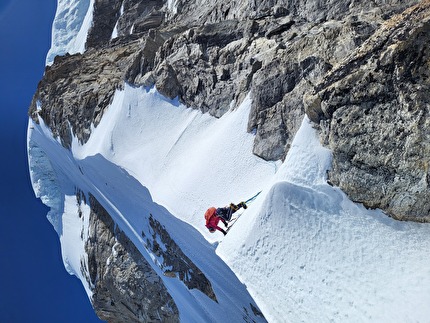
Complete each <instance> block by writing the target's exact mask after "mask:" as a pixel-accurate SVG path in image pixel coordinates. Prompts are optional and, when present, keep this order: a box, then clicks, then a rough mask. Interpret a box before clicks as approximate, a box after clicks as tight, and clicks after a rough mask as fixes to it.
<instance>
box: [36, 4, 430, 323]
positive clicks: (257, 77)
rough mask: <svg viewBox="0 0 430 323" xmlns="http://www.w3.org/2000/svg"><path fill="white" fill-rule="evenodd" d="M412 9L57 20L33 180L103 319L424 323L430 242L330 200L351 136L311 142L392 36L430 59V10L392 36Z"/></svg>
mask: <svg viewBox="0 0 430 323" xmlns="http://www.w3.org/2000/svg"><path fill="white" fill-rule="evenodd" d="M415 2H416V1H407V2H404V1H403V2H401V3H400V1H389V2H378V1H377V2H372V3H371V4H370V3H369V4H360V3H358V2H354V3H351V4H350V5H348V6H347V5H345V3H344V2H342V1H338V0H333V1H330V6H326V7H324V8H323V7H321V5H320V2H318V1H306V2H304V1H299V2H297V3H294V4H293V3H292V2H291V1H279V2H278V3H277V5H276V6H272V2H270V1H261V2H260V3H259V6H253V4H255V2H246V1H239V2H235V3H231V2H227V1H222V0H220V1H214V2H213V3H208V2H203V1H200V0H196V1H194V2H185V1H181V0H177V1H167V2H165V3H164V2H162V1H152V2H150V3H149V4H147V5H144V4H142V3H140V2H137V1H134V0H124V1H119V0H112V1H108V0H103V1H97V0H95V1H94V2H93V1H65V0H64V1H63V0H60V1H59V6H58V10H57V15H56V18H55V21H54V25H53V35H54V37H53V45H52V48H51V51H50V53H49V54H48V57H47V62H48V65H50V64H52V65H51V66H49V67H47V70H46V72H45V76H44V78H43V80H42V81H41V83H40V84H39V87H38V90H37V92H36V94H35V97H34V99H33V102H32V106H31V107H30V117H31V118H30V120H29V127H28V155H29V165H30V174H31V180H32V184H33V187H34V190H35V193H36V195H37V197H39V198H41V199H42V201H43V202H44V203H45V204H46V205H48V206H49V207H50V208H51V210H50V213H49V214H48V217H49V219H50V221H51V222H52V223H53V225H54V228H55V230H56V231H57V232H58V234H59V236H60V240H61V244H62V254H63V261H64V264H65V267H66V268H67V270H68V271H69V272H70V273H71V274H74V275H76V276H78V277H79V278H80V279H81V281H82V283H83V285H84V286H85V289H86V291H87V294H88V296H89V299H90V301H91V302H92V304H93V306H94V308H95V310H96V312H97V314H98V315H99V316H100V317H101V318H102V319H105V320H108V321H111V322H123V321H130V322H132V321H136V322H139V321H149V320H161V321H166V322H170V321H172V322H173V321H178V320H180V321H183V322H225V321H231V322H239V321H257V322H260V321H266V320H268V321H270V322H310V321H321V322H345V321H348V322H362V321H378V322H393V321H401V322H426V320H427V318H428V317H430V307H428V306H427V304H428V303H429V301H430V261H429V259H430V258H429V256H430V252H429V250H428V247H427V246H428V244H429V242H430V241H429V240H430V227H429V226H428V224H422V223H415V222H398V221H396V220H394V219H392V218H390V217H388V216H387V215H385V214H384V212H383V211H381V210H368V209H366V208H365V207H364V206H363V205H361V204H357V203H354V202H352V201H351V200H350V199H349V197H348V196H347V195H345V193H344V192H342V191H341V190H340V189H339V188H338V187H334V186H331V185H329V184H328V181H327V174H330V171H333V169H332V163H333V161H336V160H337V159H336V158H337V157H338V156H336V155H335V154H336V150H332V151H330V150H329V149H327V148H325V147H323V146H322V145H321V143H320V141H319V136H320V135H322V137H324V136H325V135H327V131H329V130H332V129H335V127H332V128H331V129H328V130H327V128H325V127H327V123H324V124H322V123H321V124H317V123H315V122H313V121H321V120H322V121H323V122H324V120H323V119H324V118H329V117H330V115H329V114H327V113H329V112H330V113H332V112H333V111H334V110H333V109H334V108H333V109H331V108H330V111H326V110H324V109H325V108H326V107H327V104H326V103H324V100H327V97H325V96H324V95H322V94H321V93H322V92H321V93H320V92H318V93H314V92H313V90H314V89H319V90H322V89H323V88H324V89H325V91H328V92H327V93H331V94H333V96H331V98H332V99H333V102H334V101H336V100H335V99H336V98H338V96H339V95H340V96H341V93H338V92H336V86H334V85H333V84H334V83H333V84H331V83H330V84H329V85H327V87H323V86H322V85H321V84H323V85H324V83H319V82H322V81H323V80H325V81H326V82H328V81H330V80H331V79H332V78H333V74H327V72H328V71H332V72H333V71H334V75H335V76H336V75H337V74H336V71H340V72H339V73H341V74H342V73H344V69H343V68H342V66H343V65H341V62H342V60H343V58H344V57H345V56H346V55H351V56H350V58H351V59H352V63H351V64H352V65H348V64H347V65H346V66H355V65H354V59H353V58H354V57H355V56H354V55H358V56H359V57H362V56H363V57H367V56H366V55H367V54H368V55H370V56H371V55H373V54H375V53H376V52H371V51H370V52H365V49H366V48H370V47H371V46H369V44H372V42H378V41H380V38H378V35H379V34H378V32H375V31H377V30H379V29H378V28H382V29H383V31H384V32H383V34H384V35H385V33H388V34H389V32H390V31H393V32H395V33H396V35H398V36H399V35H400V36H402V35H404V34H405V33H403V31H404V32H406V31H407V30H418V29H420V28H422V30H423V32H421V33H419V35H420V37H421V38H419V39H420V40H422V39H428V38H426V37H427V35H428V33H426V32H425V30H426V29H425V28H424V27H425V26H426V25H425V26H422V25H420V24H426V22H425V21H424V22H422V21H417V20H416V17H417V16H415V15H417V14H424V13H426V12H428V11H430V9H429V7H430V4H429V2H428V1H424V2H423V3H422V4H420V5H419V6H417V7H414V8H412V9H409V11H406V12H405V13H404V14H402V15H399V16H394V18H391V19H392V20H387V21H386V22H384V20H385V19H389V18H390V17H392V16H393V15H394V14H395V13H397V12H401V11H402V10H403V9H404V8H406V7H407V6H409V5H412V4H413V3H415ZM196 4H199V6H195V5H196ZM309 10H311V11H309ZM91 17H92V18H91ZM102 17H109V19H107V18H106V19H103V18H102ZM101 25H103V26H104V27H105V28H104V29H103V30H102V29H100V27H98V26H101ZM399 26H400V27H399ZM408 26H411V28H412V29H408V28H409V27H408ZM420 26H421V27H420ZM402 28H405V29H402ZM382 29H381V30H382ZM420 30H421V29H420ZM374 33H375V35H376V36H374V37H373V38H369V37H370V36H371V35H372V34H374ZM400 36H399V37H400ZM400 38H401V37H400ZM366 39H368V42H367V43H366ZM369 39H370V40H369ZM88 40H89V41H88ZM316 44H317V45H316ZM362 44H363V46H361V47H360V48H359V49H357V46H360V45H362ZM395 44H399V43H395ZM395 44H392V45H390V46H389V48H388V49H387V55H388V54H390V55H391V56H390V55H388V56H387V55H385V56H384V55H383V57H379V56H378V57H376V58H375V60H376V61H379V60H380V59H383V58H384V57H385V58H386V59H389V57H392V56H393V55H394V54H393V53H400V52H399V51H398V50H399V48H398V47H396V46H395ZM420 44H424V45H423V46H424V47H425V42H420ZM424 47H423V48H424ZM378 48H381V47H378ZM402 48H403V47H402ZM402 50H403V49H402ZM404 50H406V51H407V48H405V49H404ZM363 52H365V53H364V54H363ZM66 53H69V54H71V55H65V56H61V57H57V58H56V59H55V61H54V56H55V55H64V54H66ZM361 54H363V55H362V56H360V55H361ZM375 55H376V54H375ZM358 56H357V57H358ZM394 56H395V55H394ZM414 62H415V61H414ZM339 64H340V65H339ZM339 66H340V67H339ZM360 66H365V67H366V66H367V65H365V64H364V65H360ZM396 66H398V65H396ZM411 66H412V65H411ZM413 66H415V65H413ZM366 68H367V69H368V68H369V67H368V66H367V67H366ZM359 72H360V71H358V72H357V73H358V74H359V75H358V76H356V75H355V74H351V75H353V76H354V75H355V76H354V77H356V78H355V79H356V80H357V82H366V80H367V79H366V78H365V77H363V78H360V76H363V75H365V74H366V73H364V74H363V73H359ZM411 73H412V72H411ZM327 75H328V77H327V79H324V78H325V77H326V76H327ZM342 75H344V74H342ZM420 75H421V74H420ZM422 75H424V74H422ZM424 76H425V75H424ZM424 76H423V77H424ZM355 79H354V80H355ZM327 80H328V81H327ZM367 81H368V82H370V81H369V80H367ZM318 84H320V85H318ZM348 84H349V85H348V86H351V84H352V83H351V82H350V83H348ZM360 84H362V83H360ZM363 84H365V83H363ZM353 85H354V84H352V86H353ZM357 88H359V87H357ZM415 88H417V87H415ZM418 90H419V89H418ZM330 91H333V92H330ZM342 93H343V92H342ZM420 93H421V92H420ZM318 95H321V97H319V96H318ZM303 97H305V102H303V100H302V99H303ZM333 102H331V101H330V104H334V103H336V102H338V101H336V102H334V103H333ZM366 102H367V101H366ZM305 106H306V109H307V110H306V111H307V113H308V115H309V117H310V119H311V120H313V121H311V120H310V119H309V118H308V117H307V116H306V115H305V113H304V110H305ZM336 107H337V106H336ZM332 110H333V111H332ZM208 112H209V113H208ZM324 113H326V114H327V115H324ZM366 115H367V114H366ZM315 118H316V119H315ZM341 121H342V120H331V122H337V123H338V124H341ZM351 122H352V121H351ZM352 126H353V124H351V127H352ZM356 126H357V125H356ZM393 126H396V125H393ZM357 127H358V126H357ZM321 129H322V130H323V132H321ZM367 134H369V131H367ZM372 135H373V134H372ZM422 138H423V140H427V139H426V138H425V136H422ZM387 140H388V139H387ZM389 140H391V141H390V143H392V144H393V145H395V144H396V141H395V140H393V138H391V139H389ZM409 142H410V141H409ZM369 145H370V146H371V145H372V143H369ZM330 147H331V146H330ZM358 148H360V147H358ZM420 153H422V154H423V158H426V156H427V155H426V154H427V153H428V152H427V151H426V150H423V151H422V152H420ZM257 155H258V156H262V157H264V158H265V159H263V158H261V157H258V156H257ZM270 159H271V160H270ZM363 162H366V161H365V160H364V161H363ZM358 182H360V181H358ZM363 187H365V186H363ZM362 189H363V188H362ZM260 191H261V193H260V194H259V195H258V197H257V198H256V199H255V200H254V201H252V202H251V203H249V207H248V208H247V209H246V210H240V211H238V214H239V215H240V217H239V218H238V219H237V221H236V222H235V224H234V226H233V227H232V228H231V230H230V231H229V233H228V234H227V235H226V236H223V235H222V234H221V233H220V232H216V233H209V232H208V231H207V229H206V227H205V223H204V218H203V214H204V212H205V210H206V209H207V208H208V207H210V206H215V207H218V206H225V205H228V204H229V203H230V202H235V203H238V202H240V201H243V200H246V199H248V198H249V197H251V196H253V195H254V194H256V193H257V192H260Z"/></svg>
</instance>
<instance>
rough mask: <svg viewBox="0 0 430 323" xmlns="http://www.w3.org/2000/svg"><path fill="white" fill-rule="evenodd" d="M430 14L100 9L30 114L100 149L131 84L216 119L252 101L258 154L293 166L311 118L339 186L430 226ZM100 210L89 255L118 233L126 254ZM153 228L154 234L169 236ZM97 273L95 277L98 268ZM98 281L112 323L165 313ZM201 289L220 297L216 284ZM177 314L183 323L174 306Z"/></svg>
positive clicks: (275, 6)
mask: <svg viewBox="0 0 430 323" xmlns="http://www.w3.org/2000/svg"><path fill="white" fill-rule="evenodd" d="M429 17H430V1H422V2H418V1H395V0H392V1H371V2H368V3H363V2H359V1H339V0H330V1H324V2H322V1H296V2H291V1H286V0H285V1H268V0H267V1H266V0H254V1H244V0H243V1H241V0H238V1H224V0H218V1H212V2H205V1H200V0H195V1H181V0H177V1H167V2H165V1H162V0H154V1H140V0H95V2H94V12H93V24H92V28H91V29H90V31H89V33H88V37H87V42H86V51H85V52H84V53H82V54H73V55H65V56H62V57H56V59H55V61H54V63H53V65H52V66H49V67H47V69H46V72H45V75H44V78H43V79H42V80H41V82H40V83H39V86H38V89H37V92H36V94H35V96H34V98H33V101H32V104H31V107H30V111H29V113H30V116H31V117H32V118H33V120H34V121H35V122H38V116H40V117H42V119H43V120H44V122H45V123H46V125H47V126H48V127H49V128H50V129H51V130H52V133H53V135H54V136H56V137H58V138H59V139H60V140H61V142H62V144H63V146H64V147H67V148H70V146H71V141H72V137H73V136H76V137H77V138H78V139H79V140H80V141H81V142H82V143H84V142H86V141H87V140H88V138H89V137H90V135H91V127H92V126H93V125H94V126H97V125H98V123H99V122H100V120H101V118H102V116H103V113H104V111H105V109H106V108H107V106H108V105H109V103H110V102H111V100H112V97H113V95H114V92H115V90H116V89H120V88H123V87H124V84H125V83H128V84H131V85H133V86H142V85H143V86H148V87H151V86H155V87H156V88H157V90H158V91H159V92H160V93H161V94H163V95H164V96H166V97H168V98H176V97H177V98H178V99H179V101H180V102H182V103H184V104H185V105H186V106H188V107H191V108H195V109H199V110H201V111H202V112H205V113H206V112H207V113H210V114H211V115H213V116H215V117H221V116H222V115H224V114H225V113H226V112H227V111H229V110H231V109H235V108H236V107H238V106H239V104H240V103H241V102H242V101H243V100H244V98H245V96H246V95H247V94H248V93H249V92H250V93H251V95H252V109H251V112H250V115H249V122H248V131H249V132H252V133H254V134H255V142H254V151H253V152H254V154H256V155H257V156H260V157H262V158H264V159H266V160H277V159H284V158H285V156H286V154H287V152H288V150H289V148H290V145H291V142H292V139H293V137H294V135H295V133H296V131H297V130H298V128H299V126H300V124H301V122H302V120H303V117H304V116H305V115H307V116H308V117H309V118H310V120H312V121H313V122H314V123H315V127H317V128H318V129H319V131H320V136H321V141H322V142H323V143H324V145H326V146H327V147H329V148H330V150H331V151H332V153H333V165H332V169H331V170H330V172H329V174H328V177H329V180H330V182H331V183H332V184H333V185H336V186H339V187H340V188H341V189H342V190H344V192H346V193H347V194H348V195H349V197H350V198H351V199H352V200H354V201H357V202H360V203H363V204H364V205H365V206H367V207H370V208H381V209H382V210H384V211H385V212H386V213H387V214H388V215H389V216H392V217H395V218H396V219H401V220H414V221H422V222H429V221H430V202H429V201H430V199H429V195H430V193H429V170H428V160H429V154H430V149H429V147H430V135H429V131H428V124H429V121H428V120H429V119H428V115H429V107H430V106H429V102H430V98H429V91H428V87H429V78H428V76H429V54H428V53H429V51H428V49H429V48H428V43H429V39H430V33H429V30H430V29H429V26H430V25H429ZM92 205H97V204H96V202H94V203H92ZM96 213H100V212H96ZM101 214H103V216H101V215H98V216H101V218H105V219H106V220H104V221H102V222H104V223H105V225H106V228H105V229H103V230H101V231H100V232H94V235H93V236H92V238H91V240H90V241H89V242H88V248H89V249H90V250H92V251H89V252H90V254H94V251H93V250H94V246H93V247H92V244H91V241H96V240H97V239H99V238H98V237H100V236H103V235H106V232H110V235H111V236H110V238H108V239H107V240H108V241H110V242H107V243H108V248H107V249H109V248H111V247H112V246H111V244H112V243H113V240H112V239H113V237H114V236H117V238H116V240H115V244H118V243H119V244H120V245H128V244H129V243H128V242H125V241H122V240H121V239H120V238H118V232H117V233H115V230H114V229H113V227H112V224H111V223H110V221H111V220H109V219H108V218H109V215H108V214H105V212H101ZM106 223H107V224H106ZM151 223H152V224H151V225H152V227H153V229H154V232H155V231H159V230H161V231H162V228H161V227H160V226H159V225H158V224H157V223H156V222H155V221H154V220H152V222H151ZM161 231H160V232H159V233H158V234H159V236H163V233H162V232H161ZM166 239H167V240H166V241H167V242H165V244H166V245H170V246H172V249H171V250H176V251H174V252H173V253H175V254H178V252H180V251H178V250H177V249H176V247H174V246H173V245H174V244H173V242H172V241H171V240H169V237H166ZM151 241H155V239H153V240H151ZM149 245H150V247H151V248H153V251H154V252H155V253H157V252H158V251H159V250H160V249H159V248H158V247H157V246H156V245H151V244H149ZM112 248H113V247H112ZM131 248H132V247H131ZM100 257H101V256H99V255H97V256H95V258H97V259H99V260H100V259H101V258H100ZM106 257H109V255H106ZM165 259H166V261H167V262H166V264H165V266H166V267H171V266H174V267H175V268H176V269H175V272H182V273H183V275H185V276H186V275H187V274H186V272H187V271H189V270H191V271H192V272H194V273H196V272H198V270H197V269H198V268H197V267H193V265H191V267H187V266H185V267H184V263H188V261H179V262H178V261H177V260H174V259H173V258H169V257H165ZM181 259H182V260H184V259H186V258H184V257H181ZM110 265H111V266H112V267H111V268H110V269H109V270H110V271H112V272H116V271H122V270H123V269H122V268H121V263H115V262H110ZM133 266H134V267H136V268H138V269H136V270H141V271H136V272H140V273H141V274H139V275H140V276H139V277H141V276H148V275H149V276H151V277H152V276H153V275H152V274H151V273H150V272H149V273H146V274H144V272H145V265H144V264H143V265H142V266H140V265H139V261H137V264H136V265H133ZM141 267H142V268H143V269H141ZM91 268H93V269H92V270H91V277H93V278H92V279H95V277H96V276H97V275H99V274H98V269H97V268H98V266H97V265H95V264H94V265H93V266H92V267H91ZM190 268H192V269H190ZM127 270H129V268H127ZM136 272H135V273H136ZM133 275H134V274H133ZM113 276H114V277H115V276H116V275H113ZM197 276H199V277H200V275H199V274H197ZM151 279H152V278H148V280H151ZM154 279H155V280H156V279H157V278H156V277H155V276H154ZM95 281H97V282H98V285H97V284H95V283H94V286H96V295H101V296H100V297H99V298H96V299H95V301H94V306H95V307H96V310H97V311H98V312H99V313H108V312H109V313H110V314H102V315H101V317H103V318H105V319H108V320H110V321H122V320H123V319H124V317H123V316H122V315H123V314H112V313H115V312H116V313H123V312H124V311H123V310H122V309H123V307H125V308H127V309H128V310H129V311H130V312H132V313H135V314H136V313H141V314H136V317H137V319H136V320H139V319H141V320H144V321H145V320H146V321H147V320H149V319H148V317H149V318H151V317H152V316H151V315H153V314H148V316H145V315H146V314H143V312H145V311H149V312H151V311H152V310H151V308H153V307H154V306H155V307H156V306H159V305H160V304H161V303H160V304H159V303H157V304H158V305H153V304H148V307H146V308H145V309H142V308H139V309H136V307H139V305H136V304H135V303H134V300H131V299H130V300H129V301H127V304H123V307H120V306H118V304H119V303H118V301H116V300H111V301H110V303H109V302H107V301H106V300H105V296H102V294H103V291H104V292H107V293H112V295H116V294H117V293H119V291H120V290H121V288H122V287H121V286H120V285H121V284H120V282H118V281H115V280H113V281H111V283H109V284H107V283H106V284H103V281H102V280H100V279H96V280H95ZM95 281H94V282H95ZM202 281H203V283H202ZM108 286H109V287H108ZM148 288H149V287H148ZM189 288H199V289H200V290H202V291H204V292H205V293H206V294H207V295H208V297H210V298H212V299H216V296H215V295H214V294H213V292H212V291H211V287H210V284H209V283H208V282H206V280H205V279H203V280H199V282H196V283H191V285H190V286H189ZM107 289H109V291H106V290H107ZM111 289H112V290H111ZM113 290H115V292H113ZM136 293H137V291H136ZM160 293H164V292H161V291H160ZM162 295H164V294H162ZM139 297H140V296H139ZM112 299H114V297H113V298H112ZM160 299H164V297H163V296H162V297H160ZM167 303H169V300H168V298H166V304H167ZM169 311H170V312H169V315H170V316H169V317H171V318H172V320H174V319H175V318H176V319H177V316H176V315H177V313H176V312H175V309H174V306H169ZM152 313H153V311H152ZM166 315H167V314H166ZM145 317H146V318H145Z"/></svg>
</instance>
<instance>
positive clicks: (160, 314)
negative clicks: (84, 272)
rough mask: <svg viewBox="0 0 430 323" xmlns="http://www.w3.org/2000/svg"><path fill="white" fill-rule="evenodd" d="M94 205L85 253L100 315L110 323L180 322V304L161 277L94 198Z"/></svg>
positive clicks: (92, 198) (93, 299)
mask: <svg viewBox="0 0 430 323" xmlns="http://www.w3.org/2000/svg"><path fill="white" fill-rule="evenodd" d="M90 205H91V215H90V229H89V231H90V232H89V239H88V240H87V242H86V245H85V249H86V252H87V254H88V267H89V272H90V279H91V282H90V283H91V286H93V298H92V303H93V306H94V308H95V310H96V312H97V315H98V316H99V317H100V318H101V319H102V320H105V321H107V322H153V321H160V320H161V321H162V322H178V321H179V313H178V309H177V307H176V304H175V303H174V301H173V299H172V297H171V296H170V294H169V293H168V291H167V289H166V287H164V284H163V281H162V280H161V278H160V277H159V276H158V274H157V273H156V272H155V271H154V270H153V269H152V268H151V265H150V264H149V263H148V262H147V261H146V260H145V259H144V258H143V256H142V255H141V254H140V253H139V251H138V250H137V249H136V247H135V246H134V245H133V243H132V242H131V241H130V240H129V239H128V238H127V236H126V235H125V234H124V233H123V232H122V231H121V230H119V229H118V227H117V226H115V223H114V222H113V220H112V218H111V217H110V216H109V214H108V213H107V212H106V210H105V209H104V208H103V207H102V206H101V205H100V204H99V203H98V202H97V200H96V199H95V198H94V197H92V196H90Z"/></svg>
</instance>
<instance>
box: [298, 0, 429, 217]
mask: <svg viewBox="0 0 430 323" xmlns="http://www.w3.org/2000/svg"><path fill="white" fill-rule="evenodd" d="M429 17H430V3H429V2H428V1H424V2H422V3H421V4H420V5H417V6H415V7H413V8H411V9H409V10H407V11H405V12H404V13H402V14H400V15H397V16H394V17H393V18H392V19H390V20H388V21H387V22H386V23H384V24H383V25H382V26H381V28H380V29H379V30H378V31H377V32H376V33H375V34H374V35H373V36H372V37H371V38H370V39H368V40H367V41H366V42H365V43H364V44H363V45H362V46H361V47H360V48H359V49H358V50H357V51H356V52H355V53H354V54H353V55H352V56H351V57H350V58H349V59H348V60H347V61H345V62H344V63H343V64H341V65H340V66H338V67H337V68H336V69H334V70H333V71H332V72H331V73H330V74H328V75H327V76H326V77H325V78H324V81H323V82H321V83H320V84H319V85H318V86H316V92H315V93H314V94H311V95H308V96H307V97H306V98H305V104H306V110H307V113H308V116H309V117H310V118H311V120H313V121H315V122H320V121H321V127H322V133H323V134H324V138H323V139H324V141H325V143H326V144H327V145H328V146H329V148H330V149H331V150H332V151H333V168H332V170H331V171H330V173H329V177H330V180H331V181H332V183H334V184H335V185H338V186H339V187H340V188H341V189H342V190H344V191H345V192H346V193H347V194H348V195H349V196H350V197H351V198H352V199H353V200H355V201H357V202H361V203H363V204H364V205H365V206H367V207H371V208H381V209H383V210H385V211H386V212H387V213H388V214H389V215H391V216H392V217H394V218H396V219H400V220H415V221H425V222H428V221H430V184H429V179H430V177H429V170H428V161H429V159H430V149H429V148H430V136H429V132H428V129H429V126H430V121H429V120H430V119H429V112H430V81H429V75H430V70H429V66H428V61H429V60H430V56H429V55H430V54H429V53H430V51H429V49H430V48H429V41H430V21H429Z"/></svg>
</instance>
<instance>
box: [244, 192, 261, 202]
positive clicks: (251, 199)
mask: <svg viewBox="0 0 430 323" xmlns="http://www.w3.org/2000/svg"><path fill="white" fill-rule="evenodd" d="M261 192H262V191H260V192H258V193H257V194H255V195H254V196H253V197H251V198H249V199H247V200H246V201H245V204H246V203H249V202H252V201H254V200H255V199H256V198H257V196H258V195H259V194H260V193H261Z"/></svg>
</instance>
